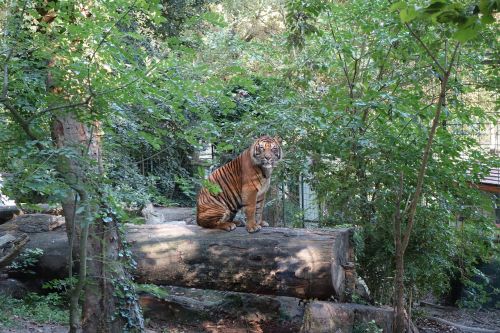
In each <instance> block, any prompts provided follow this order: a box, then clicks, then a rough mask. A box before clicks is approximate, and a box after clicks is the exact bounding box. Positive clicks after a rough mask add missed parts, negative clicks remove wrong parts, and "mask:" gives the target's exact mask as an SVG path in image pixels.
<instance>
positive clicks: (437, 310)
mask: <svg viewBox="0 0 500 333" xmlns="http://www.w3.org/2000/svg"><path fill="white" fill-rule="evenodd" d="M416 310H417V312H420V314H421V315H422V314H423V316H419V317H418V318H417V319H416V320H415V323H416V325H417V327H418V329H419V330H420V333H439V332H443V333H461V332H468V331H467V330H461V329H458V328H456V327H453V326H451V325H447V324H444V323H441V322H439V321H437V320H436V319H434V318H441V319H444V320H447V321H449V322H453V323H456V324H459V325H462V326H467V327H472V328H476V329H477V328H480V329H485V330H490V331H491V332H499V333H500V310H471V309H458V308H454V307H431V306H422V307H420V308H418V309H416ZM17 323H18V326H17V327H16V328H4V329H2V328H0V333H66V332H68V327H67V326H63V325H54V324H37V323H33V322H29V321H24V320H22V319H21V318H19V320H18V321H17ZM146 332H147V333H163V332H169V333H261V332H262V333H265V332H269V333H284V332H291V331H289V330H287V329H286V328H283V327H281V329H280V328H278V327H271V326H266V327H261V326H259V325H258V324H252V323H248V322H244V321H234V320H228V319H220V320H218V321H216V322H214V321H199V322H193V323H192V324H176V323H164V322H152V321H147V330H146ZM485 332H486V331H485ZM311 333H314V332H311Z"/></svg>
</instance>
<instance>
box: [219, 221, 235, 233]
mask: <svg viewBox="0 0 500 333" xmlns="http://www.w3.org/2000/svg"><path fill="white" fill-rule="evenodd" d="M219 229H222V230H226V231H233V230H234V229H236V224H234V223H233V222H224V223H220V224H219Z"/></svg>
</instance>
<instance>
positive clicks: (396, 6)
mask: <svg viewBox="0 0 500 333" xmlns="http://www.w3.org/2000/svg"><path fill="white" fill-rule="evenodd" d="M406 6H407V5H406V2H404V1H398V2H395V3H393V4H392V5H391V7H389V10H390V11H391V12H395V11H396V10H400V9H403V8H406Z"/></svg>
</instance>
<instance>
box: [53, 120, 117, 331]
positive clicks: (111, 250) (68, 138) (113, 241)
mask: <svg viewBox="0 0 500 333" xmlns="http://www.w3.org/2000/svg"><path fill="white" fill-rule="evenodd" d="M98 125H99V124H94V130H92V129H90V130H89V129H88V128H87V126H85V125H84V124H82V123H81V122H80V121H78V120H77V119H76V117H75V116H74V115H73V114H71V113H68V114H64V115H59V116H57V117H56V119H55V120H54V123H53V127H52V135H53V138H54V141H55V143H56V145H57V146H58V147H59V148H70V149H74V151H75V152H76V153H77V155H78V156H79V158H72V159H69V158H65V157H64V158H62V159H61V160H60V161H59V171H60V172H61V173H62V174H63V176H64V177H65V178H66V181H67V182H68V183H69V184H70V186H71V187H73V188H74V189H75V190H76V192H77V193H78V197H79V202H77V206H78V207H81V208H82V209H83V212H82V213H80V214H75V209H76V208H77V207H75V205H74V204H75V202H71V201H72V200H74V196H73V195H72V194H71V195H69V196H68V197H67V199H66V200H64V202H63V205H64V207H65V209H64V214H65V217H66V219H67V221H69V222H70V223H68V224H67V230H68V236H69V237H70V238H69V239H70V240H71V239H75V243H76V244H79V260H80V270H79V280H78V283H77V284H76V286H75V287H74V290H73V292H72V295H71V308H70V332H76V330H77V329H78V327H79V317H80V316H79V312H78V301H79V299H80V296H81V292H82V290H83V289H84V290H85V296H84V302H83V311H82V331H83V332H89V333H90V332H92V333H94V332H122V329H123V326H124V321H123V319H121V317H120V316H115V312H116V310H117V305H116V304H117V302H116V299H115V297H114V295H113V290H114V286H113V281H125V280H126V278H127V275H126V273H125V271H124V269H123V267H122V266H121V264H120V261H119V258H118V252H119V250H120V249H119V246H120V245H119V242H118V240H119V235H118V229H117V228H116V227H114V228H107V227H106V226H105V225H104V222H103V221H102V219H95V218H94V216H95V213H96V210H97V209H98V208H99V205H100V200H99V199H100V198H99V193H97V191H96V190H95V189H93V188H92V186H91V185H90V184H89V179H88V175H89V174H94V175H98V174H99V173H100V170H101V168H100V167H99V164H100V160H101V159H100V156H101V145H100V140H99V137H98V136H96V135H95V134H94V133H97V132H98V131H97V130H98ZM80 157H81V158H80ZM85 158H89V159H91V160H94V161H95V162H96V164H97V166H98V168H97V169H96V170H90V169H89V168H90V167H86V166H84V159H85ZM71 223H73V224H71ZM70 243H71V242H70ZM70 257H73V256H71V255H70ZM111 265H112V268H111ZM114 317H115V318H114Z"/></svg>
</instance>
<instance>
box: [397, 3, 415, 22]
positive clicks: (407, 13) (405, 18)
mask: <svg viewBox="0 0 500 333" xmlns="http://www.w3.org/2000/svg"><path fill="white" fill-rule="evenodd" d="M417 16H418V12H417V10H416V9H415V7H406V8H404V9H402V10H401V11H400V12H399V17H400V18H401V22H403V23H409V22H411V21H413V20H414V19H415V18H417Z"/></svg>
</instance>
